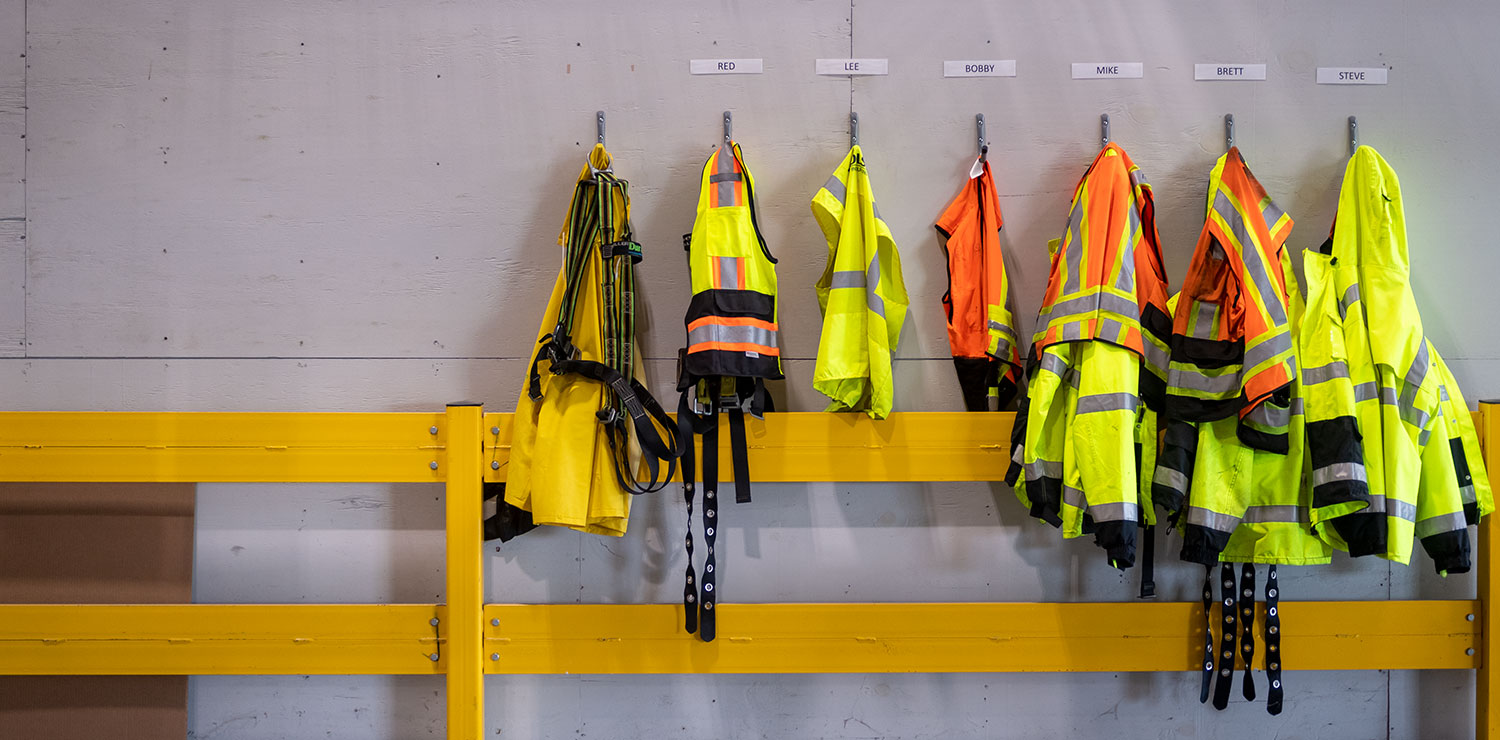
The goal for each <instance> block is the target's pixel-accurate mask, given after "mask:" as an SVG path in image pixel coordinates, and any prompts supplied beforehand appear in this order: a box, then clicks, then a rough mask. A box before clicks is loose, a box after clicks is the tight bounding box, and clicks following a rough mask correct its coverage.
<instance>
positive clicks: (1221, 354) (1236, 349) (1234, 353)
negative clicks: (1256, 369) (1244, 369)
mask: <svg viewBox="0 0 1500 740" xmlns="http://www.w3.org/2000/svg"><path fill="white" fill-rule="evenodd" d="M1172 362H1185V363H1189V364H1192V365H1196V366H1198V367H1201V368H1203V369H1204V370H1215V369H1218V368H1221V367H1228V366H1230V365H1240V364H1244V362H1245V342H1244V341H1243V340H1239V339H1236V340H1234V341H1223V340H1218V339H1199V338H1198V337H1187V336H1183V335H1181V334H1174V335H1173V336H1172Z"/></svg>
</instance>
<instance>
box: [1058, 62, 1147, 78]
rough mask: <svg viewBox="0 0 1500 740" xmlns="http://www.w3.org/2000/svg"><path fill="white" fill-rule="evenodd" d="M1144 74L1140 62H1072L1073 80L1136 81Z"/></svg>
mask: <svg viewBox="0 0 1500 740" xmlns="http://www.w3.org/2000/svg"><path fill="white" fill-rule="evenodd" d="M1145 73H1146V65H1144V64H1142V63H1140V62H1073V79H1075V80H1111V79H1138V78H1141V77H1144V76H1145Z"/></svg>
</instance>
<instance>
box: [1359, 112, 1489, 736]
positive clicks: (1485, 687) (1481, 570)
mask: <svg viewBox="0 0 1500 740" xmlns="http://www.w3.org/2000/svg"><path fill="white" fill-rule="evenodd" d="M1350 120H1351V121H1352V120H1353V119H1350ZM1479 413H1480V424H1481V426H1480V430H1481V434H1480V435H1479V439H1480V441H1481V442H1482V443H1483V444H1484V467H1485V469H1486V470H1487V471H1488V472H1489V473H1490V474H1494V473H1496V472H1500V401H1497V400H1486V401H1480V402H1479ZM1497 537H1500V530H1497V528H1496V524H1495V515H1494V514H1491V515H1490V516H1487V517H1485V518H1484V519H1483V521H1482V522H1481V523H1480V525H1479V562H1478V563H1477V564H1476V565H1477V568H1476V569H1475V572H1476V574H1477V576H1478V580H1479V614H1478V617H1479V620H1480V622H1479V625H1480V637H1479V650H1480V652H1479V670H1478V675H1477V679H1476V682H1475V687H1476V691H1475V693H1476V696H1475V697H1474V706H1475V709H1476V710H1477V716H1476V717H1475V722H1474V724H1475V727H1474V735H1475V736H1476V737H1479V738H1483V739H1484V740H1500V675H1496V670H1497V668H1500V608H1496V605H1495V599H1496V598H1497V597H1500V542H1497V541H1496V538H1497Z"/></svg>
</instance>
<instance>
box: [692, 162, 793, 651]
mask: <svg viewBox="0 0 1500 740" xmlns="http://www.w3.org/2000/svg"><path fill="white" fill-rule="evenodd" d="M757 217H758V216H757V214H756V201H755V178H754V177H752V176H751V174H750V170H749V168H747V167H746V166H745V160H744V155H743V153H742V152H741V151H740V146H739V144H738V143H734V142H726V143H725V144H723V145H721V146H719V148H718V149H717V150H715V151H714V153H713V154H712V155H710V156H709V158H708V161H707V162H705V163H704V165H703V174H702V178H701V182H700V183H699V189H698V215H697V218H696V219H695V220H694V221H693V232H692V234H690V235H689V236H688V238H687V242H686V244H685V245H684V246H686V247H687V250H688V264H689V266H690V267H691V270H692V286H693V298H692V300H691V301H690V302H689V303H688V310H687V315H686V316H685V317H684V319H683V322H684V323H685V324H686V325H687V346H686V347H685V348H684V349H683V351H682V355H681V368H680V372H679V377H678V390H680V391H682V400H681V402H680V403H679V405H678V408H677V421H678V430H679V438H680V439H681V440H682V441H683V447H684V452H683V458H682V469H683V470H682V473H683V474H682V485H683V494H684V499H685V500H686V502H687V512H688V525H689V526H688V534H687V538H686V549H687V561H688V564H687V572H686V578H685V581H686V583H685V585H684V588H683V607H684V610H685V612H686V615H687V616H686V620H685V623H684V626H685V627H686V628H687V631H688V632H690V633H692V632H696V633H698V635H699V637H701V638H702V639H703V640H705V641H712V640H713V639H714V637H715V634H716V632H717V627H716V625H717V620H716V619H715V614H714V606H715V604H716V603H717V602H718V594H719V592H718V590H717V588H716V587H717V585H718V583H717V574H716V573H715V571H716V570H717V561H716V558H715V556H714V545H715V543H716V542H717V537H718V526H719V501H718V499H719V495H718V490H719V455H718V452H719V444H718V440H719V433H718V417H719V413H720V412H721V411H723V412H727V414H728V416H729V433H730V450H731V457H732V469H733V471H734V485H735V500H736V501H738V502H741V503H744V502H748V501H749V500H750V480H749V472H750V464H749V458H748V445H747V441H746V436H745V412H747V411H748V412H750V413H751V414H752V415H754V416H757V417H759V416H760V415H761V414H762V413H763V412H764V411H765V410H767V409H769V408H770V405H771V404H770V396H769V395H768V394H767V393H766V387H765V381H766V380H777V379H780V378H781V377H782V371H781V347H780V341H779V339H778V326H777V323H776V315H777V300H776V259H775V258H774V257H772V256H771V251H770V249H768V248H767V247H766V242H765V239H764V238H763V237H762V236H761V233H760V228H759V225H758V224H757V223H756V219H757ZM700 411H701V412H702V413H700ZM695 436H702V438H703V445H702V449H703V471H702V473H703V475H702V478H703V539H704V545H705V547H706V548H707V554H706V557H705V560H704V563H703V573H702V577H701V579H700V578H699V576H698V573H697V571H696V570H695V569H694V567H693V533H692V517H693V502H694V500H695V492H696V486H697V481H696V480H695V479H696V478H697V471H696V470H695V468H696V465H695V460H694V459H693V458H694V450H693V447H694V437H695Z"/></svg>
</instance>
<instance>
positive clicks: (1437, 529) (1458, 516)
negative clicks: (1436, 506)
mask: <svg viewBox="0 0 1500 740" xmlns="http://www.w3.org/2000/svg"><path fill="white" fill-rule="evenodd" d="M1468 528H1469V522H1468V520H1466V519H1464V513H1463V512H1462V511H1455V512H1453V513H1452V514H1440V515H1438V516H1435V517H1430V518H1427V519H1423V520H1422V521H1420V522H1417V526H1416V527H1415V528H1413V529H1412V534H1414V535H1416V536H1417V537H1418V538H1422V537H1431V536H1432V535H1435V534H1442V533H1444V532H1457V531H1460V530H1464V529H1468Z"/></svg>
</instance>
